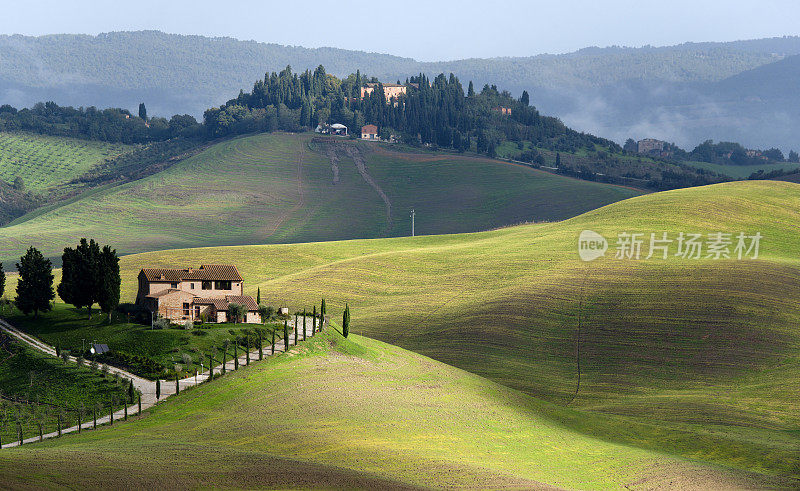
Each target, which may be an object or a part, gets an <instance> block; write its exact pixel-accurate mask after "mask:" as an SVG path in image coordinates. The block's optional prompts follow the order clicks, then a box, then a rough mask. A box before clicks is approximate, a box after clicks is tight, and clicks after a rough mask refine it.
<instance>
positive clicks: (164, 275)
mask: <svg viewBox="0 0 800 491" xmlns="http://www.w3.org/2000/svg"><path fill="white" fill-rule="evenodd" d="M142 273H144V276H145V278H146V279H147V281H151V282H152V281H164V282H176V281H185V280H197V281H242V275H240V274H239V270H238V269H236V266H233V265H230V264H203V265H201V266H200V267H199V268H187V269H167V268H143V269H142Z"/></svg>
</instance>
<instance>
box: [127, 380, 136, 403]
mask: <svg viewBox="0 0 800 491" xmlns="http://www.w3.org/2000/svg"><path fill="white" fill-rule="evenodd" d="M135 394H136V391H135V390H134V389H133V380H129V381H128V403H129V404H133V399H134V396H135Z"/></svg>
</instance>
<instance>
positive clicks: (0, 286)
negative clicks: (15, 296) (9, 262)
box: [0, 263, 6, 298]
mask: <svg viewBox="0 0 800 491" xmlns="http://www.w3.org/2000/svg"><path fill="white" fill-rule="evenodd" d="M5 291H6V273H5V271H3V263H0V298H3V293H4V292H5Z"/></svg>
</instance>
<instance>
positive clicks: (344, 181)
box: [0, 134, 640, 261]
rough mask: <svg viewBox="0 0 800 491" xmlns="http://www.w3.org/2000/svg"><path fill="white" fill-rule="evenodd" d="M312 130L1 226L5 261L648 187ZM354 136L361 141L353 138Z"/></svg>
mask: <svg viewBox="0 0 800 491" xmlns="http://www.w3.org/2000/svg"><path fill="white" fill-rule="evenodd" d="M311 140H312V135H310V134H260V135H255V136H249V137H243V138H237V139H233V140H229V141H225V142H222V143H219V144H217V145H214V146H213V147H211V148H209V149H208V150H206V151H204V152H202V153H200V154H198V155H196V156H194V157H191V158H188V159H186V160H184V161H181V162H179V163H177V164H175V165H173V166H172V167H170V168H168V169H166V170H164V171H162V172H159V173H157V174H154V175H152V176H149V177H147V178H144V179H141V180H138V181H134V182H131V183H128V184H124V185H120V186H115V187H108V188H104V189H100V190H93V191H91V192H90V193H89V194H86V195H85V196H84V197H82V198H80V199H73V200H70V201H68V202H65V203H64V204H63V205H61V206H53V207H50V208H48V209H46V210H44V211H41V212H34V213H30V214H29V215H26V216H23V217H21V218H19V219H17V220H15V221H14V222H13V224H11V225H10V226H7V227H3V228H0V260H3V261H9V260H13V259H15V258H17V257H19V256H20V255H21V253H22V252H24V250H25V249H27V248H28V247H29V246H30V245H34V246H36V247H38V248H40V249H41V250H42V251H43V252H44V253H45V255H46V256H50V257H57V256H59V255H60V253H61V251H62V250H63V248H64V247H65V246H68V245H72V244H74V243H76V241H77V240H78V239H79V238H80V237H93V238H95V239H97V240H98V241H100V242H101V243H108V244H111V245H113V246H114V247H116V248H117V250H118V251H119V252H120V253H123V254H129V253H136V252H143V251H151V250H161V249H171V248H181V247H198V246H220V245H238V244H263V243H289V242H307V241H321V240H338V239H352V238H374V237H381V236H401V235H410V229H411V224H410V219H409V218H408V214H409V212H410V210H411V208H416V210H417V212H418V214H417V233H418V234H438V233H453V232H471V231H479V230H486V229H490V228H495V227H500V226H504V225H509V224H514V223H521V222H528V221H553V220H561V219H564V218H568V217H571V216H574V215H577V214H579V213H582V212H585V211H588V210H590V209H593V208H597V207H599V206H603V205H605V204H608V203H612V202H615V201H619V200H621V199H625V198H628V197H631V196H636V195H637V194H640V192H638V191H635V190H631V189H628V188H624V187H619V186H611V185H605V184H599V183H591V182H585V181H579V180H576V179H570V178H566V177H562V176H554V175H551V174H548V173H545V172H539V171H536V170H533V169H530V168H527V167H521V166H516V165H511V164H507V163H502V162H498V161H492V160H488V159H478V158H468V157H461V156H450V155H447V156H444V155H437V154H433V153H426V154H404V153H400V152H391V151H381V150H380V149H379V148H377V147H374V146H369V145H363V144H357V146H353V147H352V148H353V149H356V150H357V151H356V152H355V153H354V155H357V158H359V159H361V161H363V162H364V163H365V170H366V173H367V175H368V176H370V178H371V179H372V180H373V181H374V183H376V184H377V185H378V186H379V187H380V188H381V190H382V191H383V192H384V193H385V196H386V199H388V200H389V201H390V203H391V213H390V214H387V203H386V201H385V200H384V199H383V197H382V196H381V195H379V193H378V192H376V189H375V188H374V187H373V186H372V185H371V184H370V183H369V182H368V181H367V180H366V178H365V177H364V175H363V174H362V173H361V172H360V171H359V169H358V168H357V167H356V165H355V161H354V160H353V159H354V157H352V156H351V155H349V154H347V152H345V153H344V155H343V156H342V157H341V158H340V161H339V162H338V164H337V170H336V172H337V176H338V178H337V179H336V181H335V182H334V170H333V168H332V162H331V160H330V158H329V156H328V154H327V151H326V150H325V148H323V146H321V145H317V144H313V143H312V142H311ZM348 145H355V144H352V143H349V144H348Z"/></svg>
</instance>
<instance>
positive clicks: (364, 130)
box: [361, 124, 380, 140]
mask: <svg viewBox="0 0 800 491" xmlns="http://www.w3.org/2000/svg"><path fill="white" fill-rule="evenodd" d="M361 139H362V140H379V139H380V138H378V127H377V126H375V125H374V124H367V125H364V126H362V127H361Z"/></svg>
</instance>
